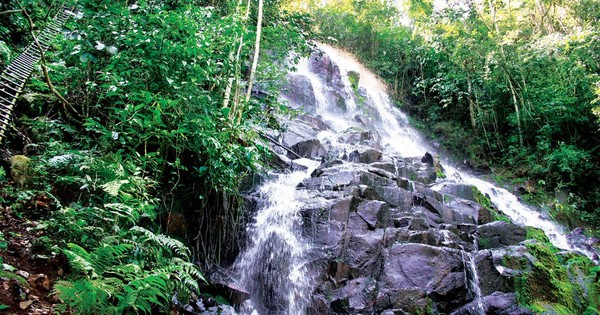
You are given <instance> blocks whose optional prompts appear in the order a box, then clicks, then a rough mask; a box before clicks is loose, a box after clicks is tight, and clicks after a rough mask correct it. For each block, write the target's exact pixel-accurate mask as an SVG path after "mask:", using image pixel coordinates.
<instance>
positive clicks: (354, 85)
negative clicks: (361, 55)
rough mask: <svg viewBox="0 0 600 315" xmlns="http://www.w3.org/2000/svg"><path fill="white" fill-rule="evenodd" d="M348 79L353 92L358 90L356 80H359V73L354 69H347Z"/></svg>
mask: <svg viewBox="0 0 600 315" xmlns="http://www.w3.org/2000/svg"><path fill="white" fill-rule="evenodd" d="M348 80H349V81H350V86H352V90H353V91H354V92H357V91H358V81H360V73H358V72H356V71H348Z"/></svg>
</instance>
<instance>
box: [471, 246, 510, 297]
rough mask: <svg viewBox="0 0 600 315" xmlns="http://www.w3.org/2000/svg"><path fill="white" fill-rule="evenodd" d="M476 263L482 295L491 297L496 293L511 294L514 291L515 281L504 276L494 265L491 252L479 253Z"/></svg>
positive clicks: (483, 251)
mask: <svg viewBox="0 0 600 315" xmlns="http://www.w3.org/2000/svg"><path fill="white" fill-rule="evenodd" d="M474 262H475V266H476V269H477V275H478V276H479V289H480V290H481V294H482V295H484V296H485V295H489V294H492V293H494V292H496V291H500V292H511V291H513V290H514V279H513V278H512V277H507V276H503V275H502V273H501V272H500V271H499V270H498V268H497V267H496V265H495V263H494V260H493V258H492V252H491V251H490V250H487V249H486V250H481V251H479V252H477V254H476V255H475V257H474Z"/></svg>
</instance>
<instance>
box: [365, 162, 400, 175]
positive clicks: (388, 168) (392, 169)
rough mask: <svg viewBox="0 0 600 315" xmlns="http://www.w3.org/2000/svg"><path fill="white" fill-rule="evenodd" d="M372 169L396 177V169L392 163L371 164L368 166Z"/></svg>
mask: <svg viewBox="0 0 600 315" xmlns="http://www.w3.org/2000/svg"><path fill="white" fill-rule="evenodd" d="M369 166H370V167H372V168H378V169H382V170H384V171H386V172H389V173H392V174H394V175H395V176H394V177H397V176H398V174H397V171H398V170H397V169H396V166H395V165H394V163H393V162H392V161H381V162H373V163H371V164H370V165H369Z"/></svg>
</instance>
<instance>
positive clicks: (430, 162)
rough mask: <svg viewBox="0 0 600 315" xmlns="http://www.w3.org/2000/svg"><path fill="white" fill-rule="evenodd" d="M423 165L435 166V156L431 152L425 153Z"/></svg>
mask: <svg viewBox="0 0 600 315" xmlns="http://www.w3.org/2000/svg"><path fill="white" fill-rule="evenodd" d="M421 163H425V164H427V165H429V166H433V156H432V155H431V154H429V152H425V155H423V157H422V158H421Z"/></svg>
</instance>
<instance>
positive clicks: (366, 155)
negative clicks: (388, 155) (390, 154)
mask: <svg viewBox="0 0 600 315" xmlns="http://www.w3.org/2000/svg"><path fill="white" fill-rule="evenodd" d="M380 159H381V151H378V150H375V149H368V150H365V151H363V152H360V154H359V157H358V160H359V162H360V163H365V164H370V163H373V162H377V161H379V160H380Z"/></svg>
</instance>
